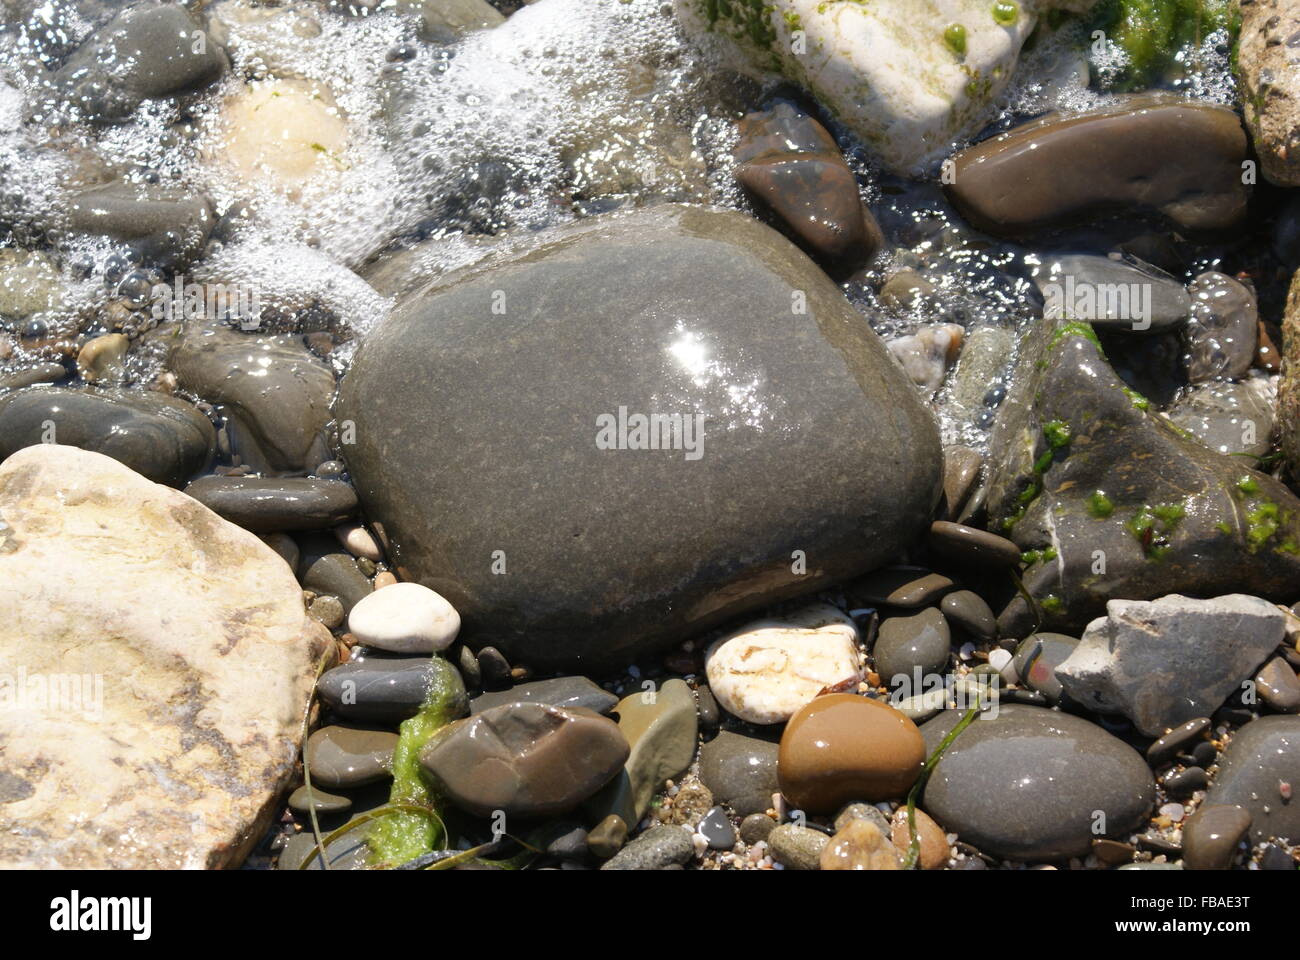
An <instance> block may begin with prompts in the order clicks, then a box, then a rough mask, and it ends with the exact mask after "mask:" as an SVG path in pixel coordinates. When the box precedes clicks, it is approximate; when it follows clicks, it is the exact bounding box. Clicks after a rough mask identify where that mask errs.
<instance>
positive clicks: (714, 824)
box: [695, 807, 736, 850]
mask: <svg viewBox="0 0 1300 960" xmlns="http://www.w3.org/2000/svg"><path fill="white" fill-rule="evenodd" d="M695 831H696V833H699V834H700V835H701V836H703V837H704V838H705V839H706V840H708V841H709V848H710V849H711V850H730V849H731V848H732V847H734V846H735V845H736V828H735V827H734V826H732V825H731V818H730V817H728V816H727V811H726V810H724V809H722V807H713V808H712V809H711V810H709V812H708V813H706V814H705V815H704V819H702V820H701V821H700V825H699V826H698V827H696V828H695Z"/></svg>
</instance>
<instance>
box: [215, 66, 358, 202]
mask: <svg viewBox="0 0 1300 960" xmlns="http://www.w3.org/2000/svg"><path fill="white" fill-rule="evenodd" d="M348 142H349V137H348V125H347V121H346V120H345V119H344V117H343V114H342V112H341V111H340V110H339V107H338V105H337V104H336V103H335V102H334V95H333V94H332V93H331V92H330V90H329V88H328V87H326V86H325V85H324V84H320V83H315V82H311V81H307V80H298V79H271V80H264V81H260V82H257V83H251V84H249V85H248V86H246V87H244V88H243V89H242V90H240V91H239V92H238V93H236V94H235V95H234V96H232V97H231V98H230V99H228V100H227V101H226V102H225V104H224V106H223V108H222V113H221V117H220V120H219V123H218V131H217V133H216V134H215V135H214V138H213V142H212V143H210V144H209V146H208V147H207V148H206V150H205V152H206V153H207V154H208V155H209V156H210V157H211V158H212V159H213V160H215V161H216V162H218V163H221V164H224V165H225V166H226V167H227V168H228V169H229V170H230V171H231V172H232V173H234V174H235V176H237V177H238V178H239V179H240V180H242V181H243V182H244V183H245V184H247V185H248V186H249V187H252V188H259V187H270V188H272V189H277V190H281V191H289V190H293V189H295V188H298V187H300V186H301V185H302V184H303V183H305V182H306V181H308V180H313V179H316V178H320V177H328V176H330V175H334V174H337V173H339V172H341V171H343V170H346V169H347V167H348V161H347V159H346V157H345V156H344V154H345V153H346V151H347V149H348Z"/></svg>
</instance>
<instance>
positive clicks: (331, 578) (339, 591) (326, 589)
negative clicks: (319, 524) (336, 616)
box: [298, 533, 373, 611]
mask: <svg viewBox="0 0 1300 960" xmlns="http://www.w3.org/2000/svg"><path fill="white" fill-rule="evenodd" d="M298 546H299V548H300V555H299V558H298V582H299V583H301V584H302V585H303V586H304V587H305V588H306V589H308V590H314V591H316V592H317V593H328V594H331V595H332V596H335V597H338V598H339V600H340V601H341V602H342V603H343V608H344V609H345V610H347V611H351V610H352V608H353V607H354V606H356V605H357V604H358V603H359V602H360V601H361V600H363V599H364V598H366V597H368V596H370V594H371V593H372V592H373V591H372V587H371V584H370V580H369V579H368V578H367V577H366V575H365V574H363V573H362V572H361V569H360V568H359V567H358V566H357V561H356V558H355V557H353V556H352V554H350V553H347V552H346V551H345V550H343V548H342V547H340V546H339V542H338V540H337V539H335V538H334V537H333V536H331V535H329V534H324V533H313V534H307V535H306V536H304V537H303V538H302V539H301V540H300V541H299V543H298Z"/></svg>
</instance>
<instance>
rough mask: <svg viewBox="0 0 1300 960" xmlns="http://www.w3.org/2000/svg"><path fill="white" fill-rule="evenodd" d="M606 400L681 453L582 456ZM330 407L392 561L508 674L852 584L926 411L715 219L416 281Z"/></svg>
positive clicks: (674, 221) (776, 259) (924, 468)
mask: <svg viewBox="0 0 1300 960" xmlns="http://www.w3.org/2000/svg"><path fill="white" fill-rule="evenodd" d="M611 298H615V299H616V300H617V303H618V304H619V309H618V310H617V311H616V312H611V310H610V304H611V302H613V301H612V300H611ZM805 302H806V312H803V311H801V310H798V309H797V308H801V307H803V306H804V304H805ZM494 303H504V304H505V312H504V314H495V313H494V312H493V304H494ZM792 304H794V305H795V307H796V312H794V313H792ZM507 381H508V382H509V383H510V385H511V386H510V389H503V386H502V385H503V384H504V383H506V382H507ZM620 409H622V410H623V411H625V415H626V416H634V415H639V416H649V415H652V414H659V415H662V416H671V415H674V414H677V415H681V417H682V418H684V419H683V421H682V422H683V423H687V424H691V425H692V426H694V425H695V424H696V423H697V422H702V423H703V433H702V437H703V445H702V447H701V446H698V445H697V443H696V441H698V439H699V437H700V434H698V433H693V434H692V435H691V437H689V438H687V437H685V435H684V433H678V434H677V435H676V436H677V441H678V442H677V443H676V444H674V443H673V442H672V439H673V438H672V436H669V437H667V438H666V441H667V442H666V443H665V444H661V445H660V446H661V448H660V449H645V450H642V449H602V448H601V446H598V445H597V433H598V429H602V428H606V427H609V426H610V424H611V423H614V424H616V423H617V417H618V415H619V411H620ZM339 416H340V418H342V419H350V420H352V421H354V422H355V424H356V444H354V445H352V446H349V447H346V448H345V451H344V452H345V456H346V458H347V461H348V466H349V468H350V470H351V473H352V476H353V481H354V483H355V484H356V485H357V488H358V491H359V493H360V495H361V500H362V503H363V506H364V507H365V511H366V513H367V515H368V516H369V517H370V518H371V519H372V520H374V521H376V522H379V523H382V524H383V525H384V527H385V529H386V531H387V533H388V536H389V540H390V544H391V547H392V556H393V558H394V562H395V563H396V564H397V565H400V566H401V567H402V568H403V569H404V570H406V571H408V572H409V574H410V579H413V580H417V581H419V582H421V583H424V584H425V585H427V586H429V587H431V588H433V589H435V590H437V591H438V592H439V593H441V594H442V595H443V596H445V597H447V599H448V600H450V601H451V603H452V604H453V605H454V606H455V607H456V608H457V610H459V611H460V613H461V615H462V617H464V618H465V621H466V623H467V624H472V625H473V629H474V633H475V640H476V642H482V643H491V644H493V645H495V646H497V647H499V648H500V649H501V650H502V651H503V652H504V653H505V654H506V655H507V656H508V657H510V658H511V659H522V660H525V661H526V662H528V663H529V664H530V665H532V666H534V667H550V666H555V667H570V668H571V667H574V666H577V665H582V666H583V667H584V668H585V669H599V668H606V667H622V666H625V665H626V664H627V663H629V662H631V661H633V660H635V659H636V657H637V656H639V655H643V654H649V653H654V652H656V651H659V650H662V649H666V648H667V647H668V646H671V645H672V644H673V643H676V642H680V640H681V639H682V638H683V637H684V636H687V635H690V634H694V633H698V632H700V631H703V630H705V629H708V628H709V627H712V626H715V625H717V624H720V623H722V622H723V621H725V620H728V619H731V618H734V617H738V616H742V615H744V614H746V613H748V612H750V611H752V610H754V609H757V608H760V607H763V606H766V605H768V604H770V603H772V602H775V601H779V600H783V599H786V598H789V597H793V596H797V595H802V594H807V593H809V592H812V591H815V590H817V589H819V588H820V587H823V586H826V585H828V584H830V583H832V582H835V581H838V580H842V579H845V578H847V577H851V576H854V575H857V574H860V573H863V572H865V571H867V570H870V569H872V568H873V567H876V566H879V565H880V564H882V563H884V562H885V561H887V560H888V559H890V558H891V557H892V556H893V555H895V554H896V553H898V552H899V551H900V550H901V549H902V548H903V547H904V546H905V545H907V544H909V543H911V542H913V541H914V540H915V538H916V536H917V535H918V534H919V533H921V532H922V531H923V530H924V528H925V526H926V523H927V522H928V520H929V518H930V516H931V513H932V511H933V509H934V507H935V504H936V502H937V499H938V496H939V492H940V479H941V462H940V460H941V458H940V448H939V441H938V434H937V430H936V428H935V424H934V420H933V417H932V415H931V414H930V413H929V411H927V410H926V409H925V408H924V407H922V406H921V404H920V401H919V400H918V399H917V398H916V396H915V391H914V390H912V389H911V388H910V386H909V385H908V384H907V382H906V381H905V378H904V376H903V373H902V371H901V370H900V369H899V368H898V367H897V365H896V364H895V363H894V361H893V360H892V359H890V357H889V355H888V353H887V351H886V350H885V348H884V346H883V344H882V343H881V342H880V341H879V339H878V338H877V337H876V336H875V334H874V333H872V332H871V329H870V326H869V324H866V323H864V322H863V320H862V317H861V316H860V315H859V314H858V313H857V312H856V311H855V310H854V309H853V308H852V307H851V306H850V305H849V304H848V302H847V301H846V300H845V299H844V297H843V294H842V293H841V291H840V290H839V289H838V288H837V287H836V286H835V285H834V284H833V283H832V282H831V281H830V280H829V279H828V278H826V276H825V275H824V274H822V273H821V272H820V271H819V270H818V269H817V268H816V267H815V266H814V265H813V264H812V263H811V261H809V260H808V259H807V257H806V256H804V255H803V254H802V253H801V252H799V251H798V249H797V248H795V247H794V246H793V245H791V244H790V243H789V242H788V241H786V240H784V239H783V238H781V237H780V235H779V234H777V233H775V232H774V231H772V230H771V229H770V228H768V227H765V226H763V225H762V224H759V223H757V222H755V221H753V220H752V219H750V218H748V217H745V216H743V215H740V214H736V213H730V212H727V213H724V212H716V211H707V210H702V209H698V208H689V207H678V206H673V205H664V206H658V207H654V208H653V209H650V210H644V211H639V212H637V213H635V214H631V215H627V216H622V215H612V216H610V217H603V218H595V219H592V220H589V221H586V222H585V223H583V224H580V225H577V226H574V227H571V228H565V229H564V230H562V231H560V232H557V233H556V234H555V235H554V236H553V238H552V239H551V240H550V242H549V243H547V244H546V245H545V246H543V247H542V248H540V249H538V250H535V251H533V252H532V253H530V254H528V255H526V256H518V255H516V256H514V257H513V258H511V257H498V258H490V259H489V261H488V262H487V263H486V264H482V265H479V266H476V267H473V268H470V269H469V270H468V271H465V272H461V273H459V274H457V275H455V276H453V277H449V278H445V279H442V280H439V281H435V283H434V285H432V286H430V287H427V288H425V289H424V290H422V291H421V292H419V293H418V294H414V295H411V296H410V297H408V298H406V299H405V300H404V301H403V302H401V303H400V304H399V305H398V306H397V308H396V309H395V311H394V312H393V314H392V315H391V316H390V317H389V318H388V319H387V320H386V321H385V322H384V323H383V324H381V325H380V326H379V327H378V328H377V329H375V330H374V331H373V332H372V333H371V334H370V335H369V337H368V339H367V340H366V341H365V342H364V343H363V344H362V346H361V347H360V349H359V350H358V353H357V357H356V361H355V363H354V365H353V367H352V369H351V371H350V372H349V373H348V374H346V375H345V376H344V378H343V382H342V385H341V395H340V403H339ZM606 417H611V418H615V419H614V420H606V419H603V418H606ZM698 418H703V420H702V421H699V419H698ZM617 433H618V431H617V429H613V430H606V431H605V433H604V436H603V438H602V445H604V444H603V441H604V440H606V439H613V440H617V438H616V437H615V436H613V435H614V434H617ZM687 440H690V441H691V442H690V443H689V444H688V443H687ZM688 445H689V446H690V447H691V449H686V447H687V446H688ZM663 446H676V447H677V449H663V448H662V447H663ZM692 451H694V452H692ZM688 454H689V456H690V457H692V458H694V459H688ZM696 454H699V456H698V457H696ZM791 463H799V464H800V465H801V466H800V468H799V469H798V470H791V469H790V464H791ZM484 464H496V465H499V466H500V467H501V469H493V470H491V471H487V472H485V471H484V467H483V465H484ZM773 476H779V477H780V478H781V479H780V482H776V483H773V482H760V478H764V477H766V478H771V477H773ZM684 490H690V491H691V495H690V496H689V497H686V496H683V495H682V491H684ZM810 505H814V506H810ZM448 517H455V518H456V522H455V523H448V522H447V518H448ZM493 550H501V551H504V554H505V556H506V557H507V558H508V560H507V562H508V563H509V571H510V572H509V575H507V576H495V575H493V572H492V567H491V563H490V562H489V561H488V560H487V559H485V558H490V557H491V555H492V551H493ZM795 550H801V551H804V553H805V555H806V556H807V557H808V558H809V559H810V561H811V562H810V563H809V565H808V567H807V572H806V574H799V573H796V572H794V570H793V569H792V564H791V555H792V552H793V551H795ZM594 571H599V576H595V575H594Z"/></svg>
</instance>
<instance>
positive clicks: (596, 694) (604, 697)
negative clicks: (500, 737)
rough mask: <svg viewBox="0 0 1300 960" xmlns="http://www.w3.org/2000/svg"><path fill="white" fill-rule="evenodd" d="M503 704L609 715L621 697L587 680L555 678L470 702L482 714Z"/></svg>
mask: <svg viewBox="0 0 1300 960" xmlns="http://www.w3.org/2000/svg"><path fill="white" fill-rule="evenodd" d="M503 703H544V704H547V705H548V706H552V707H586V708H587V709H588V710H591V711H592V712H594V713H609V712H610V711H611V710H613V709H614V707H615V706H616V705H617V704H618V697H616V696H614V695H613V694H612V693H610V692H609V691H608V690H602V689H601V688H600V687H598V686H596V684H594V683H592V682H591V681H590V680H588V679H587V678H586V677H552V678H551V679H549V680H534V681H532V682H531V683H519V684H515V686H513V687H509V688H507V689H505V690H492V691H490V692H488V693H481V694H479V695H478V696H477V697H475V698H474V699H473V700H471V701H470V702H469V712H470V713H482V712H483V711H484V710H490V709H491V708H492V707H499V706H500V705H501V704H503Z"/></svg>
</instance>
